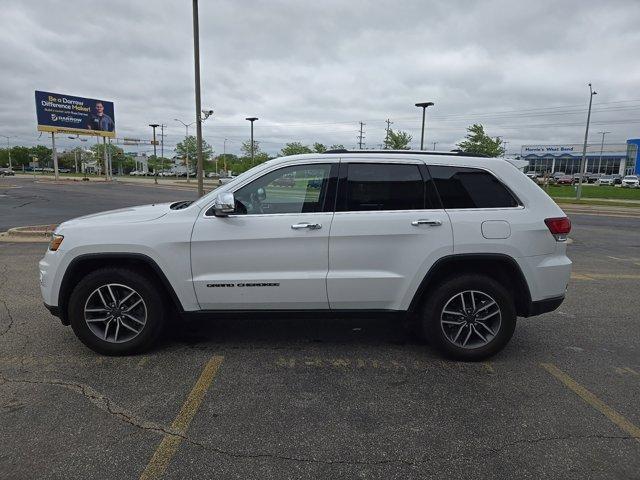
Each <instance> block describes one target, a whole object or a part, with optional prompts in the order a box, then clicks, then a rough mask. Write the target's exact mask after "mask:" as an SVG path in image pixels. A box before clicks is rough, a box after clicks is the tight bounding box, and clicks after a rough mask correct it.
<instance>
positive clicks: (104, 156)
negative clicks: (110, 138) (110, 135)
mask: <svg viewBox="0 0 640 480" xmlns="http://www.w3.org/2000/svg"><path fill="white" fill-rule="evenodd" d="M102 146H103V147H104V148H103V150H102V164H103V165H104V179H105V180H109V168H108V167H109V160H108V159H107V137H102Z"/></svg>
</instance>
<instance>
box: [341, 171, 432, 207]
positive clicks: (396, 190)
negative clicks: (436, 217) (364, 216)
mask: <svg viewBox="0 0 640 480" xmlns="http://www.w3.org/2000/svg"><path fill="white" fill-rule="evenodd" d="M345 171H346V174H345ZM340 177H341V178H340V197H341V201H340V202H339V204H338V210H339V211H340V210H341V211H349V212H362V211H371V210H378V211H379V210H420V209H424V208H425V182H424V180H423V177H422V174H421V173H420V168H419V166H418V165H415V164H393V163H349V164H343V165H342V166H341V173H340Z"/></svg>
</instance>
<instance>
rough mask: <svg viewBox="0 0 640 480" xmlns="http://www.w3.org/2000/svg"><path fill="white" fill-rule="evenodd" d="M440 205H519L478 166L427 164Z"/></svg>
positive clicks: (472, 206) (481, 206) (485, 206)
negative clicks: (440, 201)
mask: <svg viewBox="0 0 640 480" xmlns="http://www.w3.org/2000/svg"><path fill="white" fill-rule="evenodd" d="M429 172H430V173H431V177H432V178H433V182H434V183H435V186H436V189H437V191H438V194H439V195H440V199H441V200H442V206H443V207H444V208H509V207H517V206H518V205H519V203H518V201H517V200H516V198H515V197H514V196H513V194H512V193H511V192H510V191H509V190H508V189H507V188H506V187H505V186H504V185H503V184H502V182H500V180H498V179H497V178H496V177H495V176H493V175H492V174H491V173H489V172H487V171H485V170H481V169H478V168H467V167H448V166H429Z"/></svg>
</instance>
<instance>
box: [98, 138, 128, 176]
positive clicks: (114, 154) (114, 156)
mask: <svg viewBox="0 0 640 480" xmlns="http://www.w3.org/2000/svg"><path fill="white" fill-rule="evenodd" d="M106 146H107V153H108V154H110V155H111V168H113V169H114V170H116V169H117V166H118V164H119V163H120V162H122V161H124V160H125V159H126V156H125V154H124V150H123V149H122V148H120V147H119V146H117V145H114V144H113V143H107V144H106ZM104 147H105V145H104V144H102V143H96V144H94V145H91V151H92V152H93V157H94V158H95V159H96V160H97V161H98V165H103V161H104ZM103 171H104V169H103Z"/></svg>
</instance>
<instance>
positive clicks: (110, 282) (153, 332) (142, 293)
mask: <svg viewBox="0 0 640 480" xmlns="http://www.w3.org/2000/svg"><path fill="white" fill-rule="evenodd" d="M154 287H155V283H154V282H153V279H150V278H147V277H146V276H145V275H142V274H141V273H139V272H137V271H135V270H131V269H127V268H104V269H100V270H96V271H95V272H92V273H90V274H88V275H87V276H86V277H84V278H83V279H82V280H80V282H78V284H77V286H76V287H75V289H74V290H73V292H72V294H71V297H70V299H69V312H68V313H69V319H70V321H71V327H72V328H73V331H74V333H75V334H76V336H77V337H78V338H79V339H80V341H82V343H84V344H85V345H86V346H87V347H89V348H90V349H92V350H94V351H96V352H98V353H102V354H104V355H130V354H134V353H139V352H142V351H144V350H147V349H148V348H150V347H151V346H152V345H153V344H154V343H155V342H156V340H157V339H158V337H159V336H160V334H161V333H162V329H163V327H164V323H165V308H164V304H163V300H162V297H161V296H160V295H159V294H158V290H157V289H156V288H154Z"/></svg>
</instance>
